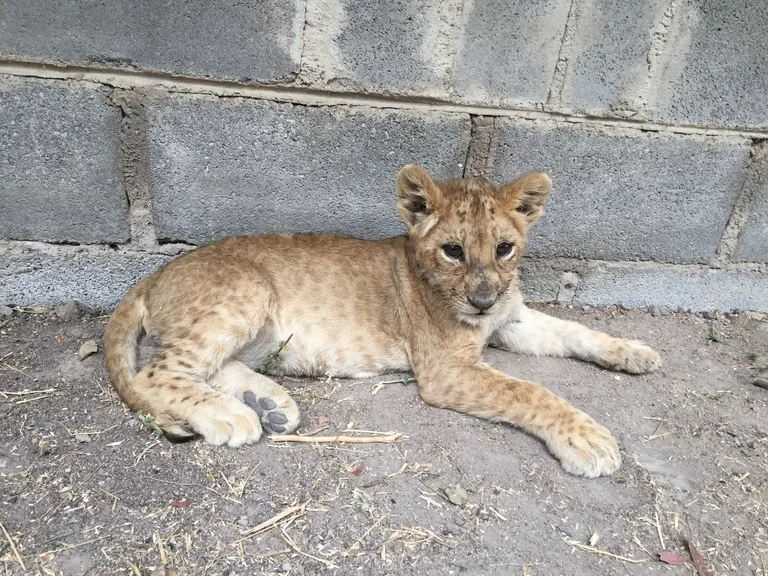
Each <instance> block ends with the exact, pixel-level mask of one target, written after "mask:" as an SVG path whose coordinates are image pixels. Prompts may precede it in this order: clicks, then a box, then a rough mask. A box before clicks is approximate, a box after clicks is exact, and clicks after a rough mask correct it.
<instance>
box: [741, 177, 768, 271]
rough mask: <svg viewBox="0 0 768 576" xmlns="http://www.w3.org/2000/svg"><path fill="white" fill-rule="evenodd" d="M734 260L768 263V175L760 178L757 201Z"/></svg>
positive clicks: (742, 234)
mask: <svg viewBox="0 0 768 576" xmlns="http://www.w3.org/2000/svg"><path fill="white" fill-rule="evenodd" d="M734 258H735V259H736V260H738V261H741V262H768V174H763V175H762V177H761V178H760V186H759V188H758V190H757V199H756V201H755V205H754V207H753V208H752V213H751V214H750V215H749V217H748V218H747V223H746V224H745V226H744V230H743V231H742V233H741V238H739V243H738V245H737V247H736V253H735V254H734Z"/></svg>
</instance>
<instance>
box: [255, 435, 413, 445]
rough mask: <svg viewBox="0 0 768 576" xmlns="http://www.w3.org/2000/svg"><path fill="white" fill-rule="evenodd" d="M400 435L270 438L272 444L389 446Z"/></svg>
mask: <svg viewBox="0 0 768 576" xmlns="http://www.w3.org/2000/svg"><path fill="white" fill-rule="evenodd" d="M402 436H403V435H402V434H389V435H386V436H299V435H297V434H277V435H275V436H270V439H271V440H272V441H274V442H302V443H310V444H313V443H315V442H323V443H330V442H345V443H347V444H375V443H382V444H389V443H391V442H394V441H396V440H397V439H398V438H400V437H402Z"/></svg>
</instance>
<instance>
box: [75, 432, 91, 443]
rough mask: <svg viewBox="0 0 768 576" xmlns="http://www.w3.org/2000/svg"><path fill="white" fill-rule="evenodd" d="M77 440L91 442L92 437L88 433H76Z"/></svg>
mask: <svg viewBox="0 0 768 576" xmlns="http://www.w3.org/2000/svg"><path fill="white" fill-rule="evenodd" d="M75 440H77V441H78V442H90V441H91V437H90V436H88V434H75Z"/></svg>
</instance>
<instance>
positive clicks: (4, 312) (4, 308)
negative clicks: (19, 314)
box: [0, 306, 13, 316]
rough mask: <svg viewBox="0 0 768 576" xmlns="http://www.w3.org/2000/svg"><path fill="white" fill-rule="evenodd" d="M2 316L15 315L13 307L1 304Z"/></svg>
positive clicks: (0, 312)
mask: <svg viewBox="0 0 768 576" xmlns="http://www.w3.org/2000/svg"><path fill="white" fill-rule="evenodd" d="M0 316H13V308H9V307H8V306H0Z"/></svg>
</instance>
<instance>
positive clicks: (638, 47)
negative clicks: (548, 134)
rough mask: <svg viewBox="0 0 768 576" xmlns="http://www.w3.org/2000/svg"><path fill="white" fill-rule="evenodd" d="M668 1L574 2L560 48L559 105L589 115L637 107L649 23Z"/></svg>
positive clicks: (644, 81) (645, 80) (646, 71)
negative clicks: (568, 29)
mask: <svg viewBox="0 0 768 576" xmlns="http://www.w3.org/2000/svg"><path fill="white" fill-rule="evenodd" d="M668 5H669V1H668V0H641V1H633V2H623V1H622V0H594V1H590V2H576V3H575V5H574V9H575V17H574V18H573V24H572V30H573V35H572V38H571V40H570V44H569V45H568V46H566V47H565V48H564V52H565V53H566V54H567V58H568V62H567V67H566V70H565V78H564V82H563V88H562V90H561V92H560V97H561V104H562V106H564V107H566V108H570V109H572V110H574V111H576V112H579V113H587V114H594V115H599V114H614V113H618V114H621V113H622V112H630V113H633V112H635V111H637V110H638V109H642V107H643V105H644V104H645V101H644V100H643V99H642V98H643V95H644V92H645V89H646V87H647V85H648V84H649V76H650V67H651V66H650V64H649V54H650V53H651V52H652V40H653V38H654V24H655V23H656V22H661V21H662V20H663V14H664V11H665V10H666V8H667V7H668ZM650 58H658V55H656V54H653V55H651V56H650Z"/></svg>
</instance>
